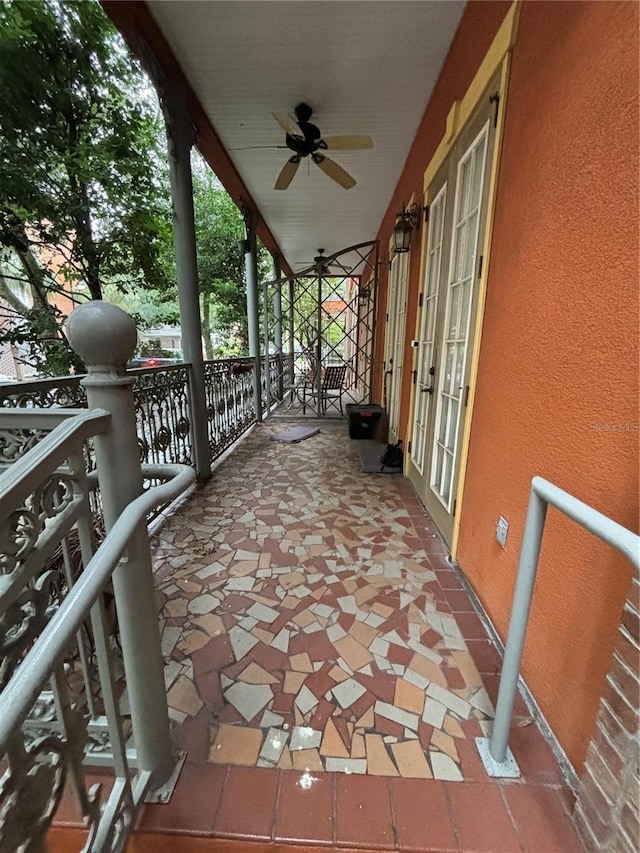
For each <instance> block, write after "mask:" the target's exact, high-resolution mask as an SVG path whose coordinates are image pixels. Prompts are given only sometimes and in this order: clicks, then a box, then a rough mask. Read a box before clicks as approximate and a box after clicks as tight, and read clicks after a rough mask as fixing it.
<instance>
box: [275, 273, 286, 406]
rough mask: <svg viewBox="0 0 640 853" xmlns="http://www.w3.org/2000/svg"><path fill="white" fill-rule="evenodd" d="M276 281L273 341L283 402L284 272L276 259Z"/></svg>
mask: <svg viewBox="0 0 640 853" xmlns="http://www.w3.org/2000/svg"><path fill="white" fill-rule="evenodd" d="M273 263H274V268H275V279H276V283H275V285H274V294H273V313H274V326H273V339H274V343H275V348H276V356H277V358H278V400H280V401H281V400H282V398H283V396H284V376H283V375H282V365H283V361H282V272H281V270H280V263H279V261H278V259H276V258H274V262H273Z"/></svg>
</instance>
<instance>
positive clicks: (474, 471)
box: [375, 0, 639, 770]
mask: <svg viewBox="0 0 640 853" xmlns="http://www.w3.org/2000/svg"><path fill="white" fill-rule="evenodd" d="M508 8H509V4H508V3H491V2H489V3H485V2H473V0H472V2H470V3H469V4H468V5H467V8H466V10H465V13H464V16H463V18H462V21H461V23H460V26H459V28H458V32H457V34H456V37H455V39H454V42H453V44H452V47H451V50H450V52H449V55H448V57H447V60H446V62H445V64H444V66H443V69H442V72H441V74H440V78H439V80H438V83H437V85H436V88H435V90H434V93H433V96H432V98H431V100H430V103H429V105H428V107H427V110H426V112H425V116H424V119H423V121H422V124H421V126H420V128H419V130H418V133H417V135H416V139H415V142H414V145H413V147H412V149H411V152H410V155H409V158H408V160H407V163H406V166H405V169H404V171H403V174H402V177H401V179H400V182H399V184H398V186H397V188H396V192H395V194H394V196H393V199H392V201H391V204H390V205H389V209H388V211H387V214H386V216H385V218H384V220H383V222H382V225H381V228H380V232H379V234H378V237H379V239H380V242H381V249H382V256H383V258H384V259H385V260H388V259H387V258H386V252H387V244H388V239H389V236H390V234H391V230H392V228H393V224H394V217H395V214H396V213H397V212H398V211H399V210H400V207H401V203H402V201H403V200H407V199H409V198H410V196H411V195H412V193H415V194H416V196H417V198H418V199H419V200H422V178H423V172H424V169H425V168H426V166H427V164H428V163H429V160H430V159H431V157H432V155H433V153H434V151H435V148H436V146H437V144H438V142H439V141H440V139H441V138H442V136H443V134H444V128H445V120H446V115H447V112H448V110H449V108H450V106H451V103H452V102H453V101H454V100H456V99H459V98H460V97H461V96H462V95H463V94H464V92H465V91H466V89H467V87H468V85H469V83H470V82H471V80H472V78H473V76H474V74H475V72H476V71H477V68H478V65H479V63H480V61H481V59H482V57H483V56H484V54H485V53H486V51H487V48H488V47H489V44H490V42H491V40H492V38H493V35H494V34H495V32H496V30H497V28H498V26H499V25H500V23H501V22H502V20H503V18H504V15H505V14H506V12H507V10H508ZM637 105H638V4H637V3H635V2H537V1H536V0H525V2H523V4H522V9H521V14H520V22H519V27H518V32H517V38H516V43H515V47H514V50H513V54H512V67H511V76H510V82H509V90H508V99H507V104H506V123H505V128H504V138H503V147H502V155H501V160H500V166H499V173H498V185H497V187H498V188H497V196H496V207H495V217H494V230H493V241H492V247H491V256H490V265H489V269H488V279H487V303H486V311H485V315H484V326H483V331H482V341H481V350H480V361H479V372H478V382H477V390H476V397H475V405H474V411H473V419H472V425H471V435H470V444H469V460H468V467H467V472H466V480H465V488H464V495H463V500H462V505H461V506H459V512H460V535H459V540H458V548H457V553H456V556H457V559H458V562H459V564H460V565H461V567H462V568H463V570H464V572H465V574H466V576H467V578H468V579H469V580H470V582H471V583H472V585H473V587H474V588H475V590H476V592H477V594H478V596H479V598H480V600H481V601H482V603H483V605H484V607H485V609H486V611H487V613H488V614H489V616H490V617H491V619H492V621H493V622H494V625H495V626H496V628H497V629H498V631H499V633H500V634H501V636H502V637H503V639H504V637H505V635H506V629H507V625H508V619H509V613H510V608H511V599H512V594H513V586H514V582H515V573H516V568H517V561H518V555H519V550H520V544H521V538H522V531H523V526H524V517H525V512H526V506H527V500H528V491H529V485H530V481H531V478H532V477H533V476H534V475H536V474H537V475H541V476H544V477H547V478H548V479H550V480H551V481H553V482H555V483H556V484H557V485H559V486H561V487H562V488H564V489H566V490H568V491H569V492H571V493H573V494H575V495H576V496H577V497H579V498H580V499H582V500H584V501H586V502H587V503H589V504H591V505H593V506H594V507H596V508H597V509H599V510H601V511H602V512H604V513H605V514H607V515H609V516H611V517H612V518H614V519H615V520H616V521H618V522H620V523H622V524H624V525H625V526H627V527H630V528H632V529H637V527H638V511H639V508H638V436H639V433H638V420H639V417H638V378H639V377H638V352H637V342H638V282H639V269H638V252H639V246H638V224H639V223H638V193H637V190H638V145H639V140H638V106H637ZM414 236H416V237H417V239H416V241H415V242H414V247H417V246H418V243H419V238H420V235H419V234H418V235H414ZM419 263H420V259H419V249H417V250H416V251H414V252H412V259H411V277H410V288H409V305H408V317H407V336H406V347H405V361H404V364H405V370H404V382H403V400H402V412H401V422H400V436H401V437H403V438H405V436H406V432H407V424H408V421H409V414H410V413H409V400H410V390H411V388H410V381H411V377H410V370H411V350H410V348H409V341H410V339H411V338H412V337H413V329H414V323H415V317H416V312H417V293H418V290H419V281H418V277H419ZM386 285H387V272H386V268H385V269H384V272H383V275H382V281H381V291H380V297H379V302H378V323H379V325H378V328H379V329H382V328H384V317H385V312H386ZM383 346H384V336H383V335H382V334H379V335H378V337H377V341H376V368H377V369H376V384H375V388H376V389H377V391H378V399H379V398H380V396H379V395H380V390H381V364H382V358H383V351H384V350H383ZM499 515H503V516H505V517H506V518H507V519H508V521H509V524H510V528H509V537H508V541H507V546H506V548H505V549H502V548H501V547H500V546H498V544H497V543H496V542H495V527H496V522H497V520H498V516H499ZM630 576H631V570H630V567H629V566H628V565H627V564H626V563H625V561H624V560H622V559H619V558H617V557H616V556H615V554H614V553H613V552H612V551H611V550H610V549H607V548H606V547H605V546H603V545H600V544H599V543H597V542H596V541H595V540H594V539H593V538H591V537H590V536H588V535H587V534H585V533H583V532H582V531H580V530H579V529H578V528H577V527H576V526H575V525H573V524H572V523H571V522H568V521H566V520H564V519H563V518H562V517H560V516H559V514H558V513H557V512H555V511H554V510H550V511H549V515H548V521H547V530H546V533H545V540H544V544H543V550H542V558H541V563H540V572H539V576H538V581H537V586H536V593H535V598H534V603H533V608H532V613H531V621H530V627H529V633H528V637H527V644H526V649H525V655H524V661H523V673H524V677H525V679H526V681H527V683H528V685H529V687H530V688H531V690H532V691H533V693H534V696H535V697H536V699H537V701H538V702H539V704H540V706H541V707H542V710H543V712H544V713H545V715H546V717H547V720H548V721H549V723H550V725H551V727H552V729H553V731H554V733H555V734H556V736H557V737H558V738H559V740H560V743H561V745H562V746H563V748H564V749H565V751H566V752H567V755H568V757H569V759H570V760H571V762H572V763H573V765H574V766H575V767H576V768H577V769H578V770H579V769H580V767H581V765H582V762H583V759H584V755H585V752H586V748H587V745H588V742H589V739H590V737H591V734H592V730H593V724H594V719H595V712H596V706H597V702H598V699H599V697H600V695H601V693H602V692H603V687H604V678H605V674H606V672H607V670H608V668H609V665H610V662H611V656H612V649H613V644H614V642H615V635H616V629H617V626H618V623H619V619H620V614H621V609H622V605H623V602H624V599H625V596H626V593H627V590H628V586H629V580H630Z"/></svg>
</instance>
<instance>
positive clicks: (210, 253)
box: [193, 156, 273, 359]
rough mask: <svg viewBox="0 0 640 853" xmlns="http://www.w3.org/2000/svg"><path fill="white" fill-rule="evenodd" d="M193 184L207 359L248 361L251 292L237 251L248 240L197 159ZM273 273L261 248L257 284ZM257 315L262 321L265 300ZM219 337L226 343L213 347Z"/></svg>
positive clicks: (226, 199) (224, 197)
mask: <svg viewBox="0 0 640 853" xmlns="http://www.w3.org/2000/svg"><path fill="white" fill-rule="evenodd" d="M193 184H194V211H195V220H196V244H197V249H198V278H199V287H200V294H201V304H202V329H203V335H204V343H205V353H206V357H207V358H209V359H210V358H214V357H215V356H216V355H218V356H227V355H228V356H231V355H245V354H246V353H247V352H248V345H247V342H248V328H247V289H246V282H245V269H244V254H243V253H242V251H241V249H240V246H239V241H240V240H242V239H243V237H244V234H245V228H244V222H243V220H242V215H241V213H240V211H239V210H238V208H237V207H236V205H235V204H234V202H233V200H232V199H231V197H230V196H229V195H228V194H227V192H226V191H225V190H224V188H223V187H222V185H221V184H220V182H219V181H218V179H217V178H216V176H215V175H214V174H213V172H211V170H210V169H209V167H208V166H206V165H205V164H204V163H203V161H202V160H201V159H200V158H199V157H198V156H195V157H194V158H193ZM271 270H272V261H271V256H270V254H269V252H268V251H267V250H266V249H265V248H264V247H263V246H262V245H259V246H258V281H264V280H268V279H271V278H272V271H271ZM259 311H260V315H261V316H262V311H263V306H262V299H260V300H259ZM271 323H273V318H271ZM271 328H273V326H272V325H271ZM216 332H217V333H218V335H219V336H220V337H222V338H223V339H224V341H225V343H224V344H222V345H218V346H217V347H214V344H213V341H212V335H213V336H214V337H215V334H216Z"/></svg>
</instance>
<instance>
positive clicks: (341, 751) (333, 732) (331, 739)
mask: <svg viewBox="0 0 640 853" xmlns="http://www.w3.org/2000/svg"><path fill="white" fill-rule="evenodd" d="M320 755H324V756H332V757H334V758H349V750H348V749H347V747H346V746H345V744H344V741H343V740H342V738H341V737H340V733H339V732H338V730H337V728H336V725H335V723H334V722H333V720H332V719H331V717H329V719H328V720H327V724H326V726H325V727H324V734H323V736H322V743H321V744H320Z"/></svg>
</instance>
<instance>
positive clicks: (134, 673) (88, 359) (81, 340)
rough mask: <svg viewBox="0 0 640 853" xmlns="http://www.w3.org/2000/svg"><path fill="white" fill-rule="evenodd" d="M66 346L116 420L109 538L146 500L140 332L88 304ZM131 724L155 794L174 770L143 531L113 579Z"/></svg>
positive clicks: (108, 443) (108, 485)
mask: <svg viewBox="0 0 640 853" xmlns="http://www.w3.org/2000/svg"><path fill="white" fill-rule="evenodd" d="M67 333H68V337H69V342H70V343H71V346H72V347H73V349H74V350H75V351H76V352H77V353H78V355H79V356H80V357H81V358H82V359H83V360H84V362H85V364H86V365H87V369H88V375H87V376H86V377H85V379H83V380H82V385H83V386H84V388H85V389H86V392H87V401H88V405H89V408H90V409H105V410H106V411H108V412H110V413H111V429H110V430H109V432H108V433H107V434H106V435H98V436H96V437H95V438H94V448H95V456H96V463H97V468H98V482H99V484H100V497H101V501H102V508H103V512H104V521H105V527H106V529H107V531H109V530H110V529H111V528H112V527H113V525H114V523H115V521H116V520H117V519H118V517H119V516H120V515H121V514H122V513H123V512H124V511H125V509H126V507H127V505H128V504H129V503H131V501H133V500H134V499H135V498H137V497H138V496H139V495H140V494H141V493H142V470H141V467H140V450H139V447H138V436H137V429H136V417H135V408H134V400H133V392H132V386H133V383H134V379H133V377H132V376H130V375H128V374H127V372H126V368H125V365H126V363H127V361H128V360H129V358H131V356H132V355H133V351H134V349H135V346H136V341H137V332H136V326H135V323H134V321H133V320H132V318H131V317H130V316H129V315H128V314H127V313H126V312H125V311H123V310H122V309H121V308H118V307H117V306H116V305H111V304H110V303H108V302H101V301H93V302H86V303H84V304H83V305H80V307H79V308H76V309H75V311H74V312H73V313H72V314H71V316H70V317H69V319H68V320H67ZM113 587H114V593H115V599H116V608H117V612H118V625H119V629H120V637H121V641H122V654H123V659H124V668H125V675H126V679H127V690H128V693H129V700H130V705H131V721H132V723H133V733H134V738H135V745H136V750H137V754H138V761H139V766H140V768H141V769H142V770H148V771H150V772H151V774H152V775H151V785H152V787H153V788H157V787H159V786H161V785H162V784H163V783H164V782H165V781H166V780H167V778H168V777H169V776H170V774H171V772H172V770H173V767H174V759H173V749H172V745H171V734H170V728H169V713H168V709H167V696H166V691H165V686H164V667H163V662H162V654H161V651H160V631H159V626H158V614H157V611H156V596H155V588H154V584H153V574H152V568H151V552H150V551H149V536H148V533H147V528H146V525H145V524H144V522H143V523H141V524H140V525H139V526H138V529H137V531H136V533H135V534H134V536H132V538H131V540H130V545H129V547H128V549H127V552H126V558H125V559H123V560H122V562H121V563H120V565H119V566H118V568H117V569H116V570H115V572H114V573H113Z"/></svg>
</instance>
